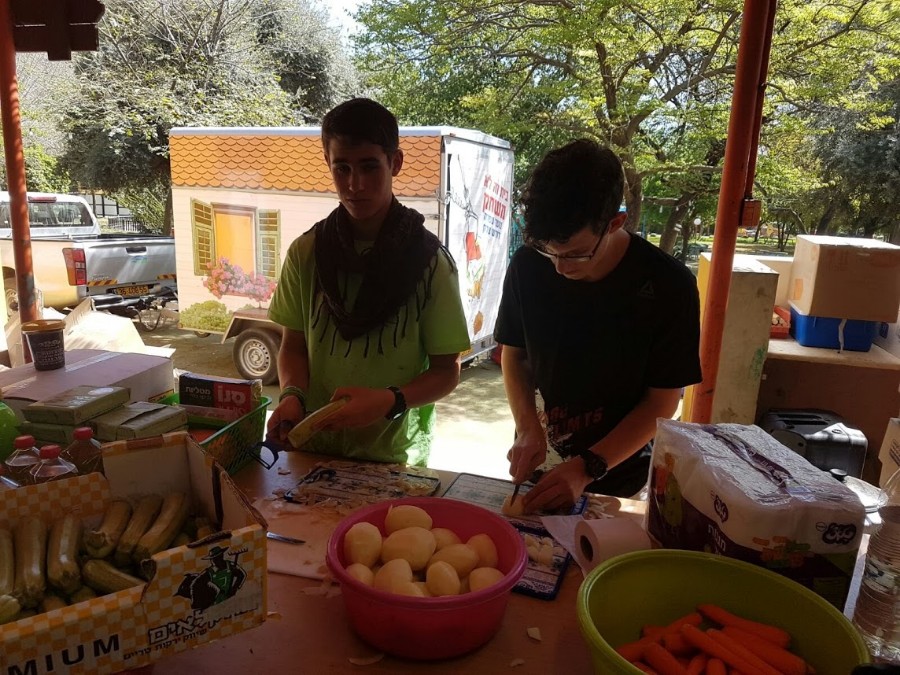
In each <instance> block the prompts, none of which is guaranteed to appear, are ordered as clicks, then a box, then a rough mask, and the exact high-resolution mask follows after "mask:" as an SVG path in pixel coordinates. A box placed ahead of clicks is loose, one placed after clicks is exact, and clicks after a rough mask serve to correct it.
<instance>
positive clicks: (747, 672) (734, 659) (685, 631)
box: [681, 625, 763, 675]
mask: <svg viewBox="0 0 900 675" xmlns="http://www.w3.org/2000/svg"><path fill="white" fill-rule="evenodd" d="M681 634H682V635H684V637H685V639H686V640H687V641H688V642H690V643H691V644H692V645H694V646H695V647H696V648H697V649H699V650H700V651H703V652H705V653H706V654H707V655H709V656H711V657H713V658H714V659H719V660H721V661H724V662H725V663H726V664H728V665H729V666H733V667H735V668H737V669H738V670H739V671H740V672H741V673H744V675H763V671H761V670H760V669H759V668H756V667H755V666H753V665H751V664H749V663H747V662H746V661H745V660H744V659H742V658H741V657H740V656H737V655H736V654H734V653H733V652H731V651H730V650H729V649H727V648H726V647H725V646H724V645H722V643H720V642H717V641H716V640H713V639H712V638H711V637H710V636H709V635H707V634H706V633H704V632H703V631H702V630H700V629H699V628H697V627H696V626H690V625H689V626H682V627H681ZM706 670H707V672H709V664H708V663H707V664H706Z"/></svg>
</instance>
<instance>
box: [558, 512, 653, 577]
mask: <svg viewBox="0 0 900 675" xmlns="http://www.w3.org/2000/svg"><path fill="white" fill-rule="evenodd" d="M649 548H651V543H650V537H649V536H647V532H646V531H645V530H644V528H643V527H641V526H640V525H639V524H638V523H636V522H635V521H633V520H630V519H627V518H597V519H593V520H582V521H581V522H579V523H578V524H577V525H576V526H575V552H574V556H573V557H574V558H575V562H577V563H578V564H579V566H581V569H582V571H583V572H584V573H585V575H587V573H588V572H590V571H591V570H592V569H594V568H595V567H596V566H597V565H599V564H600V563H602V562H604V561H606V560H609V559H610V558H613V557H615V556H617V555H621V554H623V553H631V552H632V551H644V550H646V549H649Z"/></svg>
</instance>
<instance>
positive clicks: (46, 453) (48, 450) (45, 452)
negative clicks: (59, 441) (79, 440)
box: [41, 445, 62, 459]
mask: <svg viewBox="0 0 900 675" xmlns="http://www.w3.org/2000/svg"><path fill="white" fill-rule="evenodd" d="M61 450H62V448H60V447H59V446H58V445H45V446H44V447H43V448H41V459H56V458H57V457H59V453H60V451H61Z"/></svg>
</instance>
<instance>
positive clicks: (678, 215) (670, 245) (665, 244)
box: [659, 195, 690, 254]
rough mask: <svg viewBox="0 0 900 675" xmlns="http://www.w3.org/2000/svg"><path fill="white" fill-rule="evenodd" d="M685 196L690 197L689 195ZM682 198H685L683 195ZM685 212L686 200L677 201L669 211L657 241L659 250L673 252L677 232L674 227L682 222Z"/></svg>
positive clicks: (686, 207) (686, 209)
mask: <svg viewBox="0 0 900 675" xmlns="http://www.w3.org/2000/svg"><path fill="white" fill-rule="evenodd" d="M687 196H688V197H690V195H687ZM682 197H685V195H682ZM687 212H688V199H681V200H679V202H678V205H677V206H675V207H674V208H673V209H672V210H671V211H669V218H668V219H667V220H666V226H665V228H663V233H662V236H661V237H660V239H659V248H660V249H661V250H662V251H665V252H666V253H670V254H671V253H672V252H673V251H674V250H675V242H676V241H677V240H678V232H677V231H676V230H675V226H676V225H677V224H678V223H679V222H681V221H683V220H684V216H685V214H686V213H687ZM682 227H684V225H682Z"/></svg>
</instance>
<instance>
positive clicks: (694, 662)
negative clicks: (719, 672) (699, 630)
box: [687, 652, 709, 675]
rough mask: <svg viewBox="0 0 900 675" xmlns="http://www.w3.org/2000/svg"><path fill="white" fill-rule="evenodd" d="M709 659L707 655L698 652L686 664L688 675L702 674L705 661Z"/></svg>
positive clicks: (704, 668)
mask: <svg viewBox="0 0 900 675" xmlns="http://www.w3.org/2000/svg"><path fill="white" fill-rule="evenodd" d="M707 661H709V657H708V656H707V655H706V654H704V653H703V652H700V653H699V654H697V655H696V656H694V658H692V659H691V662H690V663H689V664H688V668H687V671H688V675H703V673H704V671H705V670H706V662H707Z"/></svg>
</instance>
